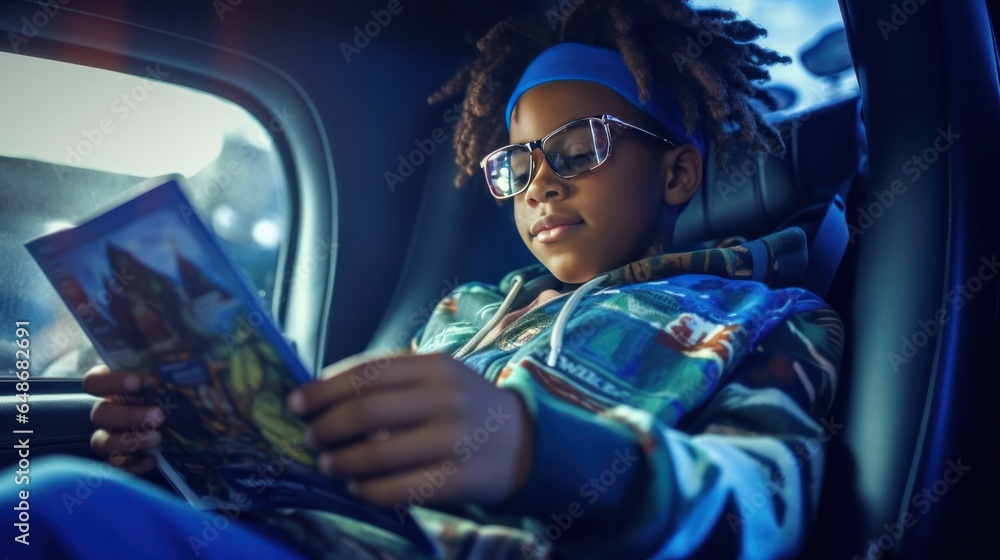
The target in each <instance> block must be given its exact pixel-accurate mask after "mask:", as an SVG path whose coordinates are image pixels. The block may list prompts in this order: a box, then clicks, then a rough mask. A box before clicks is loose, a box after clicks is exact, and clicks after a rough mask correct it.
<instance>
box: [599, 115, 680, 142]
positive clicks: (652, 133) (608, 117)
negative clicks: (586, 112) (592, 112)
mask: <svg viewBox="0 0 1000 560" xmlns="http://www.w3.org/2000/svg"><path fill="white" fill-rule="evenodd" d="M604 119H605V120H607V121H610V122H613V123H616V124H619V125H622V126H625V127H628V128H633V129H635V130H638V131H639V132H643V133H645V134H648V135H650V136H652V137H653V138H656V139H657V140H662V141H663V142H666V143H667V144H670V145H671V146H673V147H674V148H676V147H677V143H676V142H674V141H673V140H669V139H667V138H664V137H662V136H660V135H659V134H656V133H655V132H650V131H648V130H646V129H645V128H642V127H639V126H636V125H634V124H630V123H627V122H625V121H623V120H621V119H619V118H616V117H612V116H611V115H604Z"/></svg>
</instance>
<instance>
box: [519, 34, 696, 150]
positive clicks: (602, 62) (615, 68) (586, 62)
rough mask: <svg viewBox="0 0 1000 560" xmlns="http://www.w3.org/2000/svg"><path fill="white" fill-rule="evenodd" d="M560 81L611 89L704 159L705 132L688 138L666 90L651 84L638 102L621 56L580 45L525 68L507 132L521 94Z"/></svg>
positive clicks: (564, 46)
mask: <svg viewBox="0 0 1000 560" xmlns="http://www.w3.org/2000/svg"><path fill="white" fill-rule="evenodd" d="M561 80H583V81H587V82H596V83H598V84H601V85H603V86H606V87H609V88H611V89H612V90H614V91H615V92H616V93H618V95H621V96H622V97H624V98H625V99H626V100H627V101H628V102H629V103H631V104H633V105H635V106H636V107H638V108H640V109H641V110H642V111H643V112H645V113H647V114H648V115H649V116H651V117H653V118H654V119H656V120H657V121H658V122H659V123H660V124H661V125H663V127H664V128H665V129H666V130H667V132H669V133H670V134H671V136H673V138H674V139H676V140H678V141H680V142H681V143H683V142H685V141H686V142H690V143H692V144H694V146H695V147H696V148H698V151H699V152H701V155H702V157H704V156H705V133H704V131H703V130H702V129H701V128H700V127H696V128H695V131H694V134H692V135H690V136H689V135H688V134H687V133H686V132H685V130H686V129H685V126H684V117H683V115H684V110H683V109H682V108H681V106H680V103H678V102H677V99H676V98H675V97H674V95H673V94H672V93H671V92H670V90H669V89H667V88H666V87H663V86H662V85H661V86H658V85H657V84H651V86H650V92H649V101H647V102H646V103H643V102H641V101H639V84H638V83H636V81H635V77H634V76H633V75H632V73H631V72H629V70H628V67H627V66H625V61H624V60H623V59H622V56H621V54H619V53H618V52H617V51H612V50H608V49H602V48H598V47H591V46H589V45H583V44H580V43H559V44H557V45H555V46H553V47H550V48H548V49H546V50H545V51H544V52H542V54H540V55H538V56H537V57H536V58H535V60H533V61H532V62H531V64H529V65H528V68H527V69H526V70H525V71H524V75H523V76H521V81H520V82H518V83H517V87H515V88H514V93H513V94H511V96H510V101H508V102H507V129H508V130H510V115H511V113H513V112H514V105H516V104H517V100H518V99H520V98H521V95H523V94H524V92H526V91H528V90H529V89H531V88H533V87H535V86H537V85H540V84H544V83H547V82H556V81H561Z"/></svg>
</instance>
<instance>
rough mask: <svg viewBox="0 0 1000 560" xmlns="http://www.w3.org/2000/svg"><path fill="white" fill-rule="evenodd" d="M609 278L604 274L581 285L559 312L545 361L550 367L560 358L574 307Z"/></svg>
mask: <svg viewBox="0 0 1000 560" xmlns="http://www.w3.org/2000/svg"><path fill="white" fill-rule="evenodd" d="M607 278H608V275H607V274H602V275H601V276H598V277H596V278H593V279H591V280H589V281H587V283H586V284H584V285H582V286H580V287H579V288H577V289H576V291H575V292H573V295H571V296H569V301H567V302H566V305H563V308H562V310H561V311H560V312H559V316H558V317H556V324H555V326H554V327H552V339H551V341H550V342H549V347H550V348H549V357H548V358H547V359H546V360H545V363H546V364H548V366H549V367H555V366H556V360H557V359H558V358H559V353H560V352H562V346H563V335H564V334H565V332H566V323H568V322H569V316H570V314H571V313H573V308H574V307H576V306H577V304H578V303H580V300H581V299H583V296H585V295H587V292H589V291H591V290H593V289H594V288H596V287H597V285H598V284H600V283H601V282H603V281H604V280H606V279H607Z"/></svg>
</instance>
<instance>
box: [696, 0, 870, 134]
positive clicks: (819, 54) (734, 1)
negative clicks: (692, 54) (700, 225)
mask: <svg viewBox="0 0 1000 560" xmlns="http://www.w3.org/2000/svg"><path fill="white" fill-rule="evenodd" d="M692 4H693V5H695V6H696V7H701V8H704V7H717V8H725V9H730V10H735V11H736V12H737V13H738V14H739V15H740V16H742V17H745V18H747V19H750V20H752V21H753V22H755V23H757V24H758V25H760V26H761V27H763V28H764V29H766V30H767V37H764V38H762V39H760V40H759V42H760V44H761V45H763V46H765V47H767V48H770V49H773V50H775V51H777V52H779V53H781V54H783V55H787V56H789V57H791V58H792V63H791V64H789V65H787V66H783V65H775V66H772V67H770V69H769V70H770V73H771V81H770V82H768V86H767V87H768V88H769V89H771V90H772V93H773V94H774V95H775V96H776V97H777V98H778V99H779V101H780V102H782V104H783V105H784V106H783V107H781V108H780V109H778V110H777V111H769V110H767V109H766V108H764V107H763V106H761V107H759V109H760V110H761V111H762V112H765V113H768V114H767V119H768V120H769V121H772V122H773V121H778V120H781V119H782V118H785V117H787V116H789V115H792V114H796V113H802V112H805V111H808V110H810V109H814V108H816V107H821V106H823V105H829V104H831V103H834V102H836V101H839V100H842V99H846V98H849V97H855V96H857V95H858V93H859V91H860V90H859V88H858V79H857V75H856V74H855V73H854V67H853V64H852V61H851V55H850V52H849V50H848V47H847V35H846V33H845V31H844V20H843V16H842V15H841V13H840V5H839V4H838V2H837V0H768V1H767V2H761V1H759V0H696V1H694V2H692ZM709 37H710V34H709V35H705V36H704V40H706V41H707V40H708V38H709Z"/></svg>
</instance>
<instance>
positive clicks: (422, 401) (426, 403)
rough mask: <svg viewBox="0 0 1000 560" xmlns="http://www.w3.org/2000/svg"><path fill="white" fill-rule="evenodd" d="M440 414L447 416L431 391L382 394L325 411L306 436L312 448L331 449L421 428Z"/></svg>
mask: <svg viewBox="0 0 1000 560" xmlns="http://www.w3.org/2000/svg"><path fill="white" fill-rule="evenodd" d="M439 412H441V413H443V412H447V410H446V407H445V404H444V402H443V399H441V398H438V394H437V393H434V392H432V391H431V390H429V389H421V388H414V389H413V390H409V391H380V392H378V393H372V394H370V395H365V396H364V397H362V398H359V399H351V400H348V401H345V402H342V403H339V404H337V405H336V406H332V407H330V408H328V409H326V410H325V411H324V412H323V413H322V414H320V415H318V416H317V417H316V418H314V419H313V420H312V422H310V423H309V429H308V432H307V433H308V434H309V436H308V437H309V440H310V444H311V445H314V446H316V447H317V448H323V447H332V446H336V445H339V444H343V443H345V442H349V441H352V440H355V439H358V438H359V437H363V436H365V435H367V434H370V433H373V432H375V431H376V430H380V429H388V430H395V429H396V428H401V427H403V426H412V425H415V424H422V423H424V422H426V421H428V420H430V419H431V418H432V417H433V416H436V415H437V414H438V413H439Z"/></svg>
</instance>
